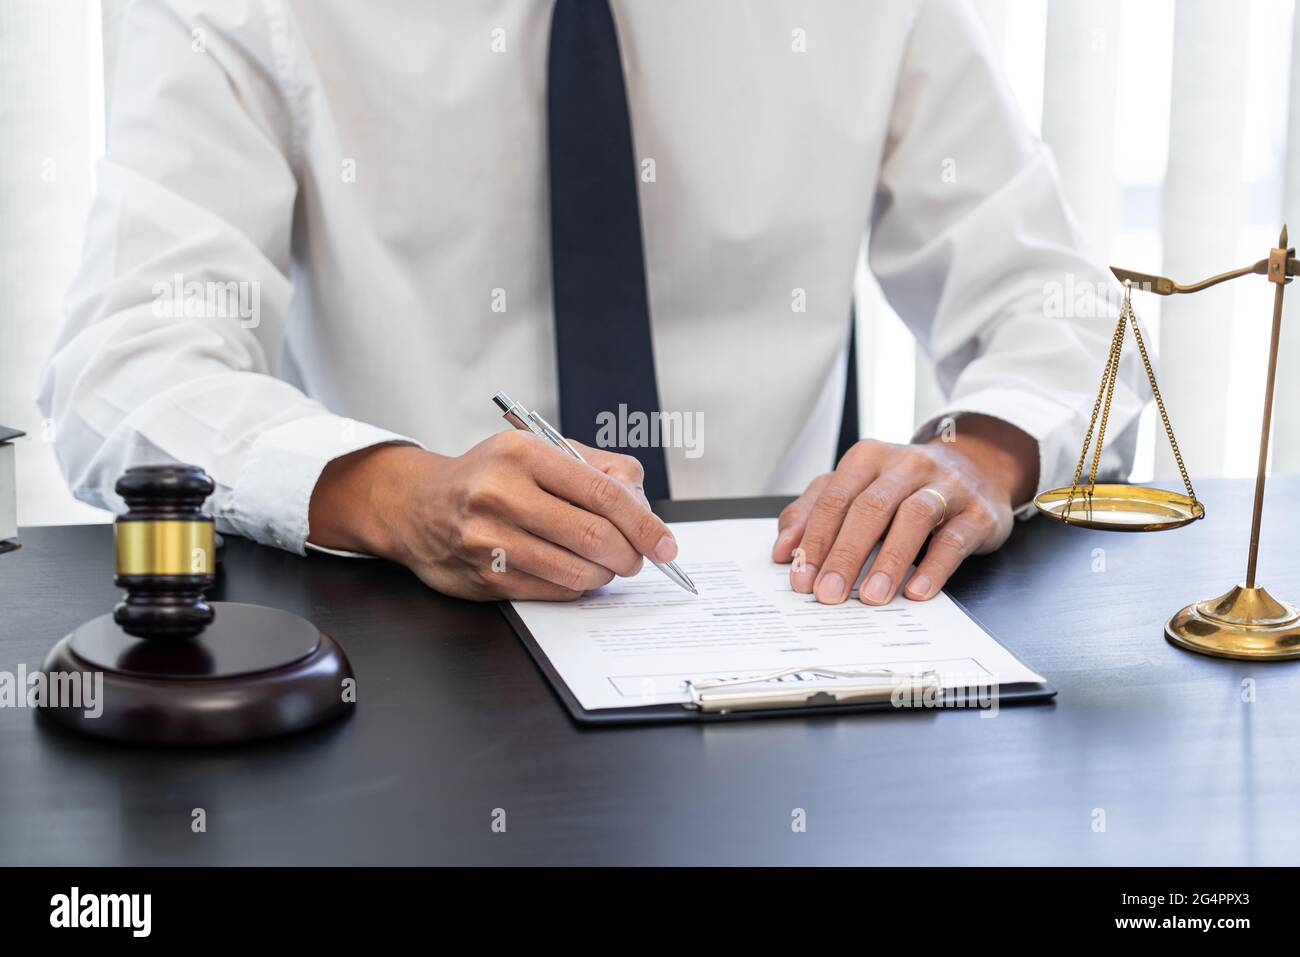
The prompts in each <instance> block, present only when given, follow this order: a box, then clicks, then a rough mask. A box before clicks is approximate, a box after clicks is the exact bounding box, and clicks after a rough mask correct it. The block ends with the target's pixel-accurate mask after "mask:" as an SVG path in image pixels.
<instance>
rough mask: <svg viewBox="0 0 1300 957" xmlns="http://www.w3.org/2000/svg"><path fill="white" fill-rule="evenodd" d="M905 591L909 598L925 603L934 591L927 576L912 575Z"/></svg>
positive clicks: (932, 583)
mask: <svg viewBox="0 0 1300 957" xmlns="http://www.w3.org/2000/svg"><path fill="white" fill-rule="evenodd" d="M906 590H907V594H908V596H909V597H911V598H919V599H920V600H921V601H925V599H927V598H929V597H930V592H931V591H933V590H934V582H932V581H930V576H929V575H913V576H912V580H911V581H909V582H908V583H907V589H906Z"/></svg>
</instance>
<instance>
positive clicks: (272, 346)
mask: <svg viewBox="0 0 1300 957" xmlns="http://www.w3.org/2000/svg"><path fill="white" fill-rule="evenodd" d="M268 9H271V10H274V6H273V5H264V4H262V3H258V2H254V0H232V2H225V3H221V4H199V3H192V2H186V0H171V2H163V0H142V2H138V3H135V4H132V6H131V7H130V10H129V12H128V13H127V15H126V20H125V22H124V23H123V26H122V30H121V34H122V37H123V46H122V50H121V55H120V57H119V59H118V63H119V67H118V75H117V77H116V82H115V85H114V88H113V97H112V115H111V117H110V122H109V149H108V153H107V156H106V158H105V159H104V160H103V161H102V162H101V163H100V164H99V166H98V167H97V170H96V179H97V188H96V195H95V198H94V201H93V204H92V208H91V213H90V217H89V222H88V225H87V230H86V239H85V245H84V249H83V255H82V263H81V267H80V270H79V272H78V274H77V277H76V279H75V280H74V283H73V286H72V288H71V291H70V293H69V296H68V301H67V308H66V320H65V325H64V328H63V330H62V332H61V334H60V336H59V337H58V340H57V341H56V344H55V347H54V350H53V352H52V354H51V355H50V357H49V358H48V359H47V361H46V365H45V368H44V370H43V373H42V378H41V385H40V394H39V396H38V402H39V404H40V406H41V408H42V410H43V412H44V414H45V415H46V416H48V417H50V418H51V419H52V421H53V423H54V436H55V449H56V453H57V455H58V458H59V462H60V465H61V467H62V469H63V472H64V474H65V476H66V477H67V479H68V482H69V484H70V485H71V486H72V489H73V492H74V494H76V496H77V497H78V498H80V499H82V500H84V501H86V502H89V503H91V504H93V505H98V506H100V507H103V508H108V509H112V510H114V511H122V510H123V509H124V503H123V502H122V501H121V500H120V498H119V497H118V496H117V495H116V493H115V492H114V491H113V485H114V482H115V481H116V480H117V478H118V477H119V476H120V475H121V474H122V472H123V471H125V470H126V469H127V468H129V467H130V466H133V465H138V464H150V463H157V462H166V461H179V462H187V463H190V464H194V465H199V466H201V467H203V468H204V469H205V470H206V471H207V472H208V474H209V475H210V476H212V478H213V480H214V482H215V483H216V486H217V490H216V493H215V494H214V496H213V498H212V499H211V500H210V502H209V503H208V504H209V508H210V510H211V511H212V512H213V513H214V515H215V517H216V519H217V524H218V527H219V528H221V529H222V530H223V531H230V532H234V533H236V534H240V535H244V536H247V537H249V538H252V539H254V540H256V541H258V542H262V543H264V544H269V545H275V546H279V547H281V548H285V549H288V550H290V551H294V552H298V553H302V551H303V547H304V542H305V540H306V537H307V533H308V524H307V515H308V504H309V502H310V499H311V492H312V489H313V488H314V487H315V484H316V480H317V478H318V477H319V476H320V473H321V470H322V469H323V468H324V467H325V465H326V464H327V463H328V462H329V461H330V460H332V459H334V458H336V457H338V456H341V455H344V454H346V453H348V452H352V451H356V450H358V449H362V448H366V447H368V446H371V445H375V444H378V443H384V442H404V441H409V440H408V439H406V438H405V437H403V436H400V435H397V434H395V433H392V432H389V431H387V430H385V429H382V428H378V427H376V426H373V425H368V424H365V423H361V422H354V421H352V420H350V419H347V418H345V417H342V416H338V415H334V414H332V413H331V412H330V411H329V410H328V409H326V408H325V407H324V406H322V405H321V404H320V403H319V402H316V401H314V400H312V399H310V398H308V397H307V396H306V395H304V394H303V393H302V392H301V391H299V390H298V389H296V388H294V387H292V386H291V385H289V384H287V383H286V382H283V381H281V380H280V379H278V378H277V377H276V376H277V374H278V371H279V365H280V359H281V354H282V352H283V349H284V341H285V329H286V324H287V321H288V316H289V305H290V300H291V297H292V293H293V288H292V285H291V283H290V280H289V278H288V276H289V271H290V258H291V251H290V245H291V244H290V236H291V231H292V227H293V209H294V202H295V198H296V195H297V182H296V178H295V175H294V170H293V167H292V157H293V155H294V149H295V137H296V135H297V131H296V128H295V121H294V116H293V108H292V103H293V98H294V93H293V90H292V84H291V83H290V82H289V80H288V76H287V71H288V65H287V62H286V61H287V57H288V53H287V46H288V45H287V42H286V38H285V36H284V35H283V31H284V22H283V18H282V17H278V16H268V15H266V10H268Z"/></svg>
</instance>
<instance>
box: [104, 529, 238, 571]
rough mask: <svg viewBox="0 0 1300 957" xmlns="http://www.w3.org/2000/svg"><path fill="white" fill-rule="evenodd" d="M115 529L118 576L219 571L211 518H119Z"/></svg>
mask: <svg viewBox="0 0 1300 957" xmlns="http://www.w3.org/2000/svg"><path fill="white" fill-rule="evenodd" d="M114 528H115V530H116V531H115V535H116V538H117V573H118V574H119V575H211V574H213V573H214V572H215V571H216V565H215V563H214V559H215V557H216V544H215V529H214V528H213V524H212V520H211V519H208V520H207V521H197V522H195V521H184V520H176V519H160V520H145V521H140V522H127V521H121V520H119V521H118V522H117V524H116V525H115V526H114Z"/></svg>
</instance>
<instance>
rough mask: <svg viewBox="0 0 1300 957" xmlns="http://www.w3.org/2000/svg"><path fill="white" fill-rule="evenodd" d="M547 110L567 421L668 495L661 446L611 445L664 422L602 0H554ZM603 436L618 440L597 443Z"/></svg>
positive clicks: (652, 492)
mask: <svg viewBox="0 0 1300 957" xmlns="http://www.w3.org/2000/svg"><path fill="white" fill-rule="evenodd" d="M546 107H547V117H548V121H549V124H548V134H549V136H548V146H549V152H550V180H551V273H552V282H553V285H554V299H555V301H554V305H555V344H556V359H557V361H558V364H559V380H560V425H561V428H562V429H563V430H564V432H565V434H566V435H569V436H571V437H572V438H575V439H577V440H578V441H579V442H585V443H587V444H588V445H593V446H603V447H605V448H611V449H613V450H616V451H620V452H625V453H627V454H629V455H635V456H636V457H637V459H639V460H640V462H641V465H642V466H643V467H644V468H645V493H646V496H647V497H648V498H650V499H656V498H667V497H668V469H667V467H666V465H665V464H664V453H663V449H662V448H661V447H658V446H654V447H651V446H646V445H640V446H637V447H631V448H625V447H619V446H617V445H616V444H615V443H617V442H619V441H622V438H623V437H626V435H627V432H630V431H632V428H633V426H634V425H635V422H636V418H633V416H636V415H637V414H638V413H640V414H641V415H643V416H646V417H650V416H657V415H658V413H659V390H658V387H657V386H656V384H655V366H654V350H653V346H652V342H651V338H650V307H649V303H648V300H647V298H646V280H645V259H644V256H643V253H642V248H641V213H640V207H639V204H638V201H637V166H636V161H635V158H634V156H633V153H632V125H631V121H630V120H629V118H628V110H627V93H626V91H625V89H624V87H623V67H622V63H621V60H620V58H619V48H618V32H617V31H616V30H615V28H614V18H613V16H612V15H611V13H610V9H609V4H608V3H607V2H606V0H556V4H555V12H554V14H553V15H552V18H551V41H550V53H549V55H548V62H547V88H546ZM620 406H622V407H623V410H620ZM621 411H622V412H623V413H625V414H626V416H627V418H624V417H623V415H622V414H620V413H621ZM647 421H648V418H647ZM623 423H627V425H626V431H625V430H624V427H621V426H622V425H623ZM602 426H603V428H602ZM611 426H612V427H611ZM656 431H657V430H656ZM598 432H602V433H604V435H602V436H601V437H602V438H603V439H606V440H609V439H612V440H613V441H612V442H611V441H601V442H598V441H597V435H598ZM643 434H648V429H647V430H645V431H644V433H643Z"/></svg>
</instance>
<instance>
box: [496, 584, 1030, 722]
mask: <svg viewBox="0 0 1300 957" xmlns="http://www.w3.org/2000/svg"><path fill="white" fill-rule="evenodd" d="M949 598H952V596H951V595H950V596H949ZM952 601H953V603H954V604H955V605H957V607H958V608H960V609H961V610H962V611H963V612H965V613H966V615H967V617H969V618H970V620H971V621H973V622H975V624H976V625H977V626H979V628H980V629H981V630H982V631H983V632H984V633H985V634H986V635H988V636H989V637H990V638H991V639H993V641H997V638H996V637H994V635H993V633H992V632H991V631H989V630H988V629H987V628H985V627H984V625H983V623H982V622H980V620H979V619H978V618H976V617H975V616H974V615H972V614H971V613H970V612H969V611H968V610H967V609H966V607H965V606H964V605H962V604H961V602H959V601H957V599H955V598H953V599H952ZM499 607H500V609H501V613H502V614H503V615H505V618H506V621H508V622H510V626H511V627H512V628H513V629H514V630H515V634H517V635H518V636H519V640H520V641H522V642H523V645H524V647H525V648H527V649H528V654H529V655H530V656H531V657H532V659H533V662H534V663H535V664H536V665H537V667H538V669H539V670H540V671H541V673H542V674H543V675H544V676H545V677H546V680H547V681H548V682H549V683H550V685H551V689H552V690H553V691H554V692H555V694H556V696H557V697H558V698H559V699H560V702H561V703H562V704H563V705H564V707H565V708H567V709H568V712H569V715H570V716H571V717H572V718H573V720H574V721H576V722H578V723H579V724H582V725H591V726H597V727H616V726H620V725H630V724H668V723H676V722H681V721H740V720H745V719H749V718H782V717H799V718H806V717H811V716H814V715H837V714H859V713H863V712H871V711H900V710H903V711H913V712H918V713H923V714H924V713H933V712H934V711H936V710H938V711H950V710H963V709H964V710H969V711H976V710H978V704H977V703H975V702H973V701H972V698H971V696H970V695H968V694H957V695H955V696H953V697H952V700H951V702H950V703H945V706H944V707H942V708H920V707H918V708H904V709H900V708H896V707H895V706H894V705H893V704H891V703H890V702H888V701H879V702H869V703H866V702H863V703H854V704H831V705H800V706H798V707H780V708H763V709H752V710H745V711H728V712H716V711H700V710H695V709H691V708H688V707H686V706H685V705H681V704H655V705H643V706H637V707H630V708H601V709H600V710H597V711H589V710H587V709H586V708H584V707H583V706H582V705H581V704H580V703H579V702H578V699H577V698H576V697H574V694H573V692H572V691H571V690H570V689H569V686H568V685H567V684H566V683H565V681H564V679H563V678H562V677H560V673H559V672H558V671H556V669H555V666H554V665H552V664H551V660H550V659H549V658H548V657H546V652H544V651H543V650H542V646H541V645H539V644H538V643H537V639H536V638H534V637H533V635H532V632H530V631H529V630H528V626H527V625H525V624H524V621H523V619H522V618H520V617H519V613H518V612H516V611H515V609H514V606H513V605H511V604H510V602H508V601H507V602H501V603H500V605H499ZM998 644H1001V642H998ZM1054 697H1056V689H1055V688H1054V687H1052V685H1050V684H1049V683H1047V682H1043V683H1041V684H1034V683H1031V682H1025V683H1021V684H1011V685H1003V686H1001V687H999V688H998V707H999V708H1001V707H1003V706H1005V705H1018V704H1027V703H1032V702H1039V701H1050V700H1051V699H1052V698H1054Z"/></svg>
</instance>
